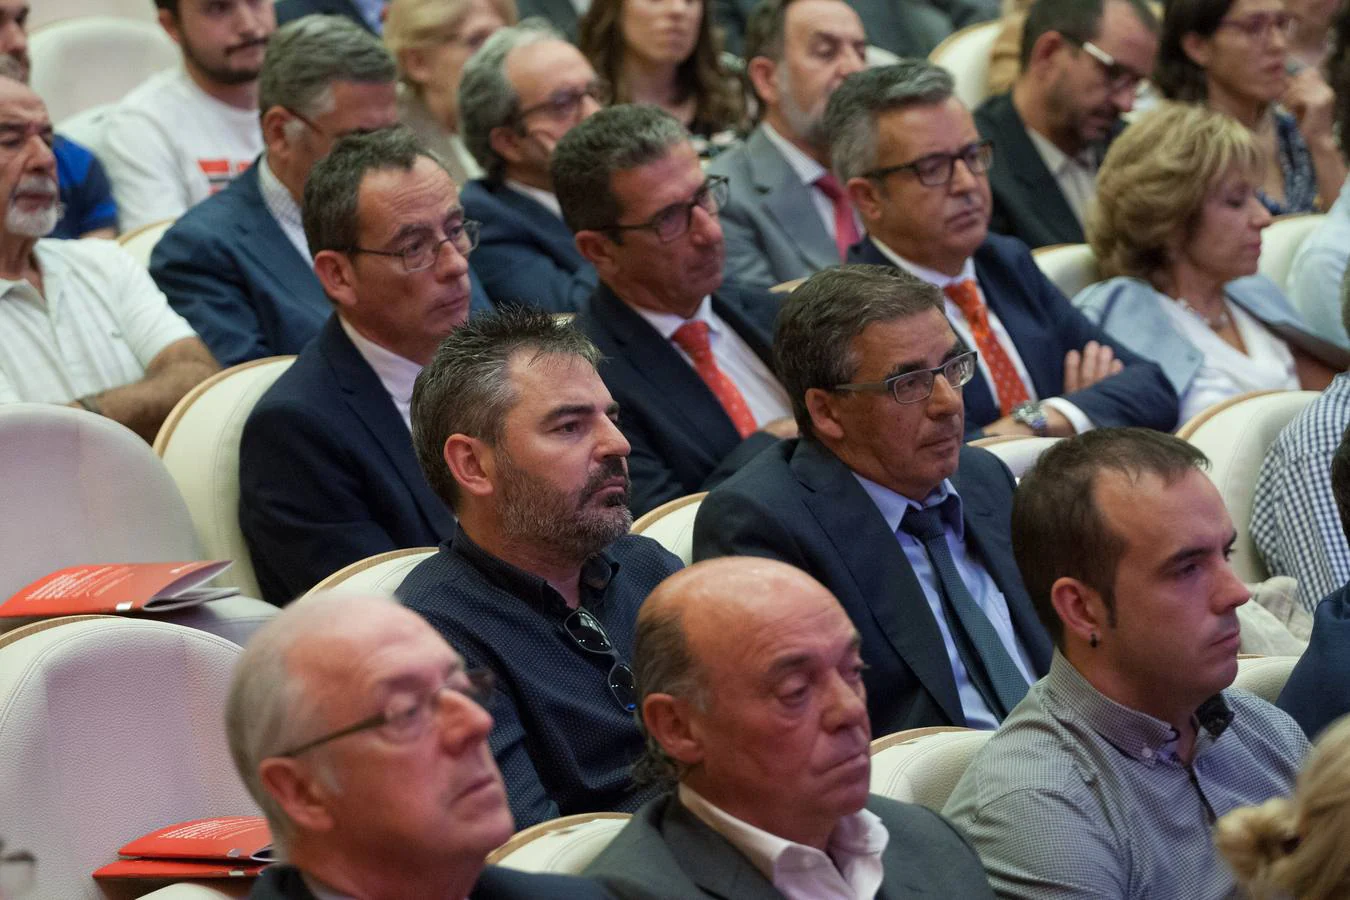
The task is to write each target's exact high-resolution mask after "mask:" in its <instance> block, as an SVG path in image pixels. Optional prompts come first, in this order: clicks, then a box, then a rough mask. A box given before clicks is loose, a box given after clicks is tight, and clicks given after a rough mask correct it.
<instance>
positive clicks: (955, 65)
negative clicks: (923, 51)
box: [928, 20, 1000, 110]
mask: <svg viewBox="0 0 1350 900" xmlns="http://www.w3.org/2000/svg"><path fill="white" fill-rule="evenodd" d="M999 27H1000V23H999V22H998V21H997V20H995V21H993V22H981V23H979V24H978V25H968V26H966V27H965V28H962V29H961V30H959V31H955V32H953V33H952V34H949V35H948V36H947V37H946V38H945V39H944V40H943V41H942V43H940V44H938V45H937V46H936V47H934V48H933V52H932V53H929V54H928V60H929V62H931V63H933V64H934V65H937V66H941V67H942V68H944V69H946V70H947V71H948V72H951V73H952V80H953V81H954V82H955V83H956V85H955V94H956V96H957V98H958V99H959V100H960V101H961V102H962V103H964V104H965V105H966V107H967V108H968V109H972V110H973V109H974V108H975V107H977V106H979V105H980V104H981V103H983V102H984V99H985V98H986V97H988V96H989V53H990V51H992V50H993V49H994V40H995V39H996V38H997V37H998V32H999Z"/></svg>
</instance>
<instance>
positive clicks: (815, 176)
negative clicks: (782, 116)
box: [762, 122, 866, 238]
mask: <svg viewBox="0 0 1350 900" xmlns="http://www.w3.org/2000/svg"><path fill="white" fill-rule="evenodd" d="M762 127H763V128H764V136H765V137H766V138H768V139H769V143H771V144H773V145H774V146H775V147H777V148H778V152H779V153H781V154H783V159H784V160H785V161H786V162H787V164H788V168H790V169H791V170H792V171H793V172H795V173H796V174H797V177H798V178H800V179H801V182H802V186H803V187H805V188H807V189H808V193H809V194H810V196H811V205H812V206H814V207H815V208H816V212H817V213H818V214H819V215H820V221H821V222H822V223H824V225H825V231H826V232H827V233H828V234H829V235H830V237H832V238H833V237H837V236H838V230H837V229H836V228H835V227H834V201H832V200H831V199H830V198H829V197H827V196H825V192H824V191H822V190H821V189H820V188H818V187H816V182H817V181H819V180H820V176H822V175H825V174H827V172H828V170H827V169H826V168H825V167H824V166H822V165H821V164H820V163H818V162H816V161H815V160H814V159H812V158H811V157H809V156H807V155H806V153H804V152H803V151H802V149H801V148H800V147H798V146H797V145H796V144H794V143H792V142H791V141H789V140H788V139H787V138H785V137H783V136H782V135H781V134H779V133H778V132H777V131H775V130H774V127H773V126H772V125H770V124H769V123H768V122H764V123H763V125H762ZM853 223H854V224H855V225H857V226H858V234H862V233H863V232H864V231H865V230H866V229H864V228H863V226H862V219H860V218H859V217H858V211H857V210H856V209H855V210H854V211H853Z"/></svg>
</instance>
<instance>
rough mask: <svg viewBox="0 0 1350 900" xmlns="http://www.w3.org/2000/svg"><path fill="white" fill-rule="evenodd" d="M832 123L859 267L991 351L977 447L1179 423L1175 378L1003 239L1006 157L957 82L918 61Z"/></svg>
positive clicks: (829, 119) (970, 426)
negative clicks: (931, 304)
mask: <svg viewBox="0 0 1350 900" xmlns="http://www.w3.org/2000/svg"><path fill="white" fill-rule="evenodd" d="M825 118H826V128H827V130H828V131H829V134H830V145H831V147H832V150H833V153H832V155H833V160H834V169H835V174H836V175H837V176H838V178H839V180H840V181H841V182H843V183H844V185H845V187H846V188H847V190H848V192H849V197H850V198H851V199H852V201H853V205H854V207H855V208H856V209H857V210H858V212H859V214H860V215H861V216H862V219H863V222H864V223H865V224H866V226H867V232H868V239H867V240H865V241H862V242H860V243H859V244H857V245H856V246H855V247H854V248H853V251H852V253H851V254H850V260H852V261H854V262H863V263H872V264H875V265H890V266H898V267H900V268H902V269H904V270H905V271H907V272H909V273H910V274H912V275H915V276H917V277H919V278H921V279H923V280H924V281H927V282H929V283H930V284H934V285H936V286H938V287H939V288H941V289H942V291H943V293H944V294H945V296H946V310H947V317H948V319H949V320H950V321H951V323H952V327H953V328H955V329H956V333H957V335H958V336H960V338H961V340H962V341H963V342H964V343H965V344H966V346H968V347H970V348H971V349H973V350H978V351H979V354H980V355H979V364H978V366H977V367H976V372H975V376H974V378H973V379H972V380H971V383H970V385H969V386H968V387H967V389H966V392H965V406H966V431H967V435H968V436H977V435H978V433H979V432H981V431H983V433H985V434H990V435H993V434H1020V435H1030V434H1034V435H1039V436H1043V437H1044V436H1052V437H1063V436H1065V435H1070V434H1074V433H1077V432H1081V431H1086V430H1088V429H1091V428H1094V427H1099V426H1117V425H1142V426H1146V427H1149V428H1157V429H1160V430H1163V431H1170V430H1171V429H1172V428H1174V427H1175V426H1176V421H1177V415H1178V409H1177V396H1176V392H1175V391H1174V390H1173V389H1172V386H1171V385H1170V384H1169V383H1168V381H1167V379H1166V378H1164V377H1163V374H1162V371H1161V370H1160V369H1159V368H1158V367H1157V366H1156V365H1154V364H1153V363H1151V362H1148V361H1145V360H1142V359H1140V358H1139V357H1136V356H1134V355H1133V354H1131V353H1130V352H1129V351H1127V350H1126V349H1124V348H1120V349H1118V350H1115V351H1113V349H1112V348H1111V347H1110V346H1109V345H1108V344H1107V342H1106V336H1105V334H1104V333H1103V332H1102V331H1101V329H1099V328H1097V327H1096V326H1095V325H1093V324H1092V323H1091V322H1089V321H1088V320H1087V319H1086V318H1085V317H1084V316H1083V315H1082V313H1080V312H1078V311H1077V310H1076V309H1074V308H1073V306H1072V305H1071V304H1070V303H1069V301H1068V300H1067V299H1066V298H1065V297H1064V295H1063V294H1062V293H1060V291H1059V289H1058V288H1056V287H1055V286H1054V285H1053V284H1052V283H1051V282H1050V281H1049V279H1047V278H1046V277H1045V276H1044V275H1043V274H1042V273H1041V271H1040V269H1039V268H1037V266H1036V263H1035V261H1034V260H1033V259H1032V258H1031V254H1030V253H1029V252H1028V250H1027V247H1026V245H1025V244H1023V243H1022V242H1021V241H1019V240H1017V239H1015V238H1008V237H1002V236H1000V235H991V234H989V207H990V191H989V166H990V163H991V161H992V158H993V149H992V147H991V146H990V143H989V142H988V141H987V140H983V139H981V137H980V134H979V132H978V131H976V129H975V122H974V120H973V119H972V118H971V115H970V112H969V111H968V110H967V109H966V108H965V106H964V105H963V104H962V103H961V101H960V100H959V99H957V98H956V97H955V96H954V95H953V93H952V79H951V76H950V75H949V74H948V73H947V72H945V71H944V70H942V69H940V68H938V67H936V66H934V65H932V64H931V63H928V62H925V61H922V60H906V61H903V62H901V63H899V64H897V65H893V66H886V67H883V68H877V69H868V70H866V71H863V72H858V73H856V74H854V75H850V76H849V77H848V79H846V80H845V81H844V83H843V85H842V86H840V88H839V90H837V91H835V93H834V96H833V97H831V98H830V104H829V107H828V109H827V111H826V114H825Z"/></svg>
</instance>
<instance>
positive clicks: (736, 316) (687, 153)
mask: <svg viewBox="0 0 1350 900" xmlns="http://www.w3.org/2000/svg"><path fill="white" fill-rule="evenodd" d="M553 189H554V191H555V192H556V193H557V195H558V202H559V204H560V205H561V206H562V212H563V219H564V220H565V221H566V222H567V225H568V227H569V228H571V229H572V232H573V234H574V235H575V239H576V244H577V249H578V250H580V251H581V255H582V256H584V257H586V258H587V259H588V260H589V261H590V262H591V264H592V265H593V266H595V270H596V273H597V274H598V275H599V277H600V287H599V288H598V289H597V290H596V292H595V293H594V294H593V295H592V296H591V298H590V303H589V304H588V306H587V307H586V308H585V309H584V311H583V312H582V313H581V314H580V315H579V316H578V320H577V323H578V327H580V328H581V330H582V331H584V332H585V333H586V334H587V335H588V336H589V337H590V338H591V340H593V341H594V342H595V344H596V346H597V347H599V348H600V351H601V353H602V354H603V355H604V361H603V362H602V363H601V364H600V374H601V376H602V377H603V378H604V380H605V384H606V386H607V387H608V388H609V390H610V392H611V393H613V394H614V397H615V399H616V400H618V401H619V404H620V405H621V406H622V407H623V411H624V414H623V433H624V436H625V437H627V438H628V441H629V443H630V444H631V445H632V448H633V452H632V456H631V457H630V459H629V467H630V472H631V475H632V478H633V496H632V503H631V506H632V510H633V513H634V514H635V515H638V514H641V513H643V512H646V511H647V510H650V509H652V508H653V507H656V506H659V505H660V504H662V503H665V502H666V501H668V500H674V499H676V498H678V497H682V496H685V495H687V494H692V493H695V492H696V491H703V490H707V489H708V488H710V487H711V486H713V485H714V484H717V483H718V482H720V481H721V480H723V479H724V478H726V476H727V475H728V474H730V473H731V472H734V471H735V470H736V469H738V468H739V467H740V466H741V465H743V464H744V463H745V462H746V461H748V460H749V459H751V458H752V457H753V456H754V455H755V454H756V453H758V452H759V451H761V450H763V449H764V448H765V447H767V446H769V445H771V444H773V443H774V441H776V440H778V439H779V438H784V437H793V436H795V435H796V425H795V424H793V421H792V418H791V416H790V415H789V410H790V404H789V402H788V397H787V394H786V393H785V392H784V391H783V386H782V385H781V384H779V383H778V378H777V376H776V375H775V374H774V361H773V357H772V354H771V353H770V348H769V342H770V341H771V340H772V336H773V321H774V316H776V315H777V313H778V306H779V304H778V298H777V297H775V296H773V295H772V294H770V293H768V292H767V291H764V290H761V289H749V288H739V287H736V286H733V285H731V284H724V283H723V281H722V274H723V267H724V263H725V261H726V251H725V247H724V244H723V240H722V228H721V225H720V224H719V222H718V212H719V210H720V209H721V207H722V204H723V203H725V202H726V199H727V194H726V190H727V183H726V180H725V179H724V178H720V177H718V176H708V175H705V174H704V172H703V170H702V169H701V168H700V167H699V161H698V155H697V154H696V153H695V152H694V148H693V147H692V146H691V145H690V143H689V136H688V133H687V132H686V131H685V129H684V126H683V125H681V124H680V123H679V122H678V121H677V120H676V119H675V118H674V117H673V116H671V115H670V114H669V113H666V112H664V111H662V110H660V109H658V108H656V107H654V106H639V105H624V106H616V107H611V108H609V109H604V110H601V111H600V112H598V113H596V114H595V115H593V116H591V117H590V118H589V119H587V120H586V121H584V122H582V123H580V124H578V125H577V126H576V127H574V128H573V129H572V130H571V131H569V132H568V133H567V135H566V136H565V137H564V138H563V139H562V140H561V141H560V142H559V143H558V146H557V148H556V149H555V150H554V152H553Z"/></svg>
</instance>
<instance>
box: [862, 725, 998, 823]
mask: <svg viewBox="0 0 1350 900" xmlns="http://www.w3.org/2000/svg"><path fill="white" fill-rule="evenodd" d="M914 732H915V733H916V734H915V736H913V737H910V736H909V735H908V734H907V733H906V732H899V733H897V734H895V735H886V736H885V737H880V738H877V739H876V740H875V741H873V742H872V747H873V751H872V793H874V794H881V795H882V796H883V797H890V798H891V799H892V800H901V801H904V802H906V803H918V804H921V805H923V806H926V807H928V808H929V809H932V810H937V811H941V810H942V807H943V806H944V805H945V804H946V803H947V798H948V797H950V796H951V795H952V791H953V790H954V789H955V788H956V783H957V782H958V781H960V780H961V776H962V775H964V774H965V771H966V767H967V766H969V765H970V761H971V760H972V759H973V758H974V757H975V754H976V753H978V752H979V750H980V748H981V747H983V746H984V742H985V741H987V740H989V736H990V735H991V734H993V732H991V731H977V730H975V729H973V728H953V729H946V730H936V729H929V728H916V729H914ZM878 748H879V749H878Z"/></svg>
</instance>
